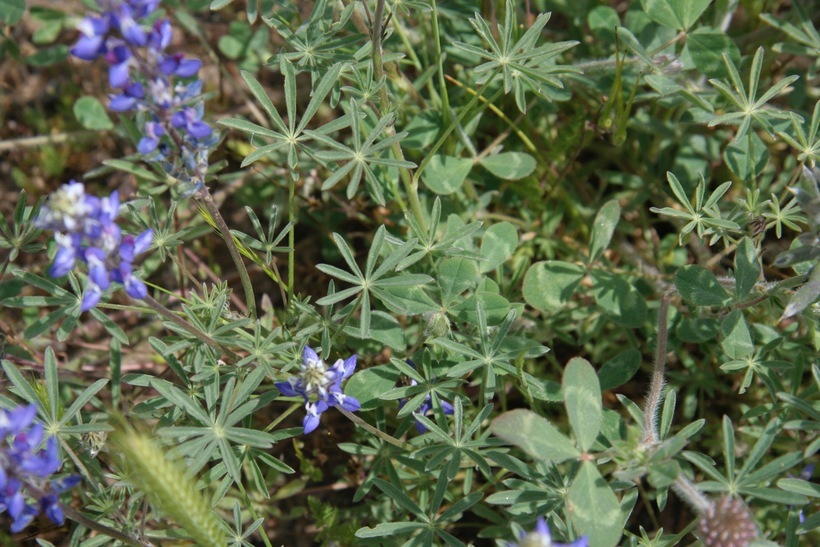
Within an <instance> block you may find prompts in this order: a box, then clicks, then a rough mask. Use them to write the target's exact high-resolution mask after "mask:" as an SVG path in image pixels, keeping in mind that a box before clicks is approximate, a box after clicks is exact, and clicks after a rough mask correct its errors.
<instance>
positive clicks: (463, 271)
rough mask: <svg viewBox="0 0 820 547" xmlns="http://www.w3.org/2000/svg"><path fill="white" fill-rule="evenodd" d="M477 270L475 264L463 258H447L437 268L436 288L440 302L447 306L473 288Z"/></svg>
mask: <svg viewBox="0 0 820 547" xmlns="http://www.w3.org/2000/svg"><path fill="white" fill-rule="evenodd" d="M477 277H478V269H477V268H476V265H475V262H473V261H472V260H467V259H465V258H447V259H444V260H442V261H441V264H440V265H439V267H438V286H439V288H440V289H441V302H442V304H443V305H444V306H447V305H449V304H450V302H452V301H453V300H454V299H455V298H456V297H457V296H458V295H460V294H461V293H463V292H464V291H466V290H467V289H469V288H470V287H473V286H475V284H476V282H477Z"/></svg>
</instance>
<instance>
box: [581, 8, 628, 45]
mask: <svg viewBox="0 0 820 547" xmlns="http://www.w3.org/2000/svg"><path fill="white" fill-rule="evenodd" d="M587 24H588V25H589V29H590V30H591V31H592V32H593V33H594V34H596V35H597V36H598V37H600V38H603V39H612V40H614V37H615V29H616V28H617V27H618V25H620V24H621V19H620V17H618V12H617V11H615V9H614V8H611V7H610V6H596V7H594V8H592V10H590V12H589V15H587Z"/></svg>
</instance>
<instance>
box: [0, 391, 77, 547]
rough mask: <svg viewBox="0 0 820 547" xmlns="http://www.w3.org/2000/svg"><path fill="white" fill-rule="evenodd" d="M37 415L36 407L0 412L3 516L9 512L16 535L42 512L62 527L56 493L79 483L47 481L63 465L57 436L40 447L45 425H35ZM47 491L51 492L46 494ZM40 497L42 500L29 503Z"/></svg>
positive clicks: (71, 479)
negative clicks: (58, 451)
mask: <svg viewBox="0 0 820 547" xmlns="http://www.w3.org/2000/svg"><path fill="white" fill-rule="evenodd" d="M36 414H37V405H34V404H32V405H28V406H19V407H17V408H15V409H12V410H5V409H0V513H3V512H4V511H8V513H9V516H10V517H11V519H12V523H11V532H12V533H15V534H16V533H17V532H19V531H21V530H22V529H23V528H25V527H26V526H28V524H29V523H30V522H31V521H32V520H33V519H34V517H36V516H37V514H38V513H39V512H40V511H41V510H42V511H43V512H45V513H46V515H47V516H48V517H49V518H50V519H51V520H52V521H53V522H55V523H57V524H62V523H63V512H62V509H60V505H59V500H58V499H57V495H56V494H58V493H60V492H63V491H65V490H67V489H69V488H71V487H72V486H74V485H75V484H77V483H78V482H79V477H69V478H66V479H63V480H60V481H49V480H48V479H49V477H50V476H51V475H52V474H53V473H55V472H56V471H57V470H58V469H59V468H60V466H61V465H62V463H61V462H60V456H59V454H58V453H57V441H56V439H55V438H54V437H49V438H48V440H47V441H46V443H45V447H42V448H41V445H42V441H43V425H42V424H41V423H39V422H38V423H35V422H34V417H35V416H36ZM46 488H48V489H49V490H50V492H46V493H45V495H43V492H44V490H45V489H46ZM38 496H39V497H40V499H39V501H37V502H32V501H30V500H31V499H32V498H37V497H38ZM38 506H39V508H38Z"/></svg>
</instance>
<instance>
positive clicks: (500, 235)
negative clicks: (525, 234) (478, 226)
mask: <svg viewBox="0 0 820 547" xmlns="http://www.w3.org/2000/svg"><path fill="white" fill-rule="evenodd" d="M517 246H518V231H517V230H516V229H515V226H513V225H512V224H510V223H509V222H499V223H498V224H493V225H492V226H490V227H489V228H488V229H487V231H486V232H484V236H483V237H482V238H481V256H482V257H483V258H484V259H485V260H484V262H481V263H480V264H479V270H480V271H481V272H482V273H484V272H490V271H492V270H494V269H496V268H497V267H498V266H500V265H501V264H503V263H504V262H505V261H506V260H507V259H508V258H510V257H511V256H512V254H513V252H515V248H516V247H517Z"/></svg>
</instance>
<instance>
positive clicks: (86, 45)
mask: <svg viewBox="0 0 820 547" xmlns="http://www.w3.org/2000/svg"><path fill="white" fill-rule="evenodd" d="M99 3H100V6H101V8H102V11H103V13H102V14H101V15H100V16H95V17H87V18H85V19H84V20H83V21H82V23H80V25H79V27H78V28H79V30H80V32H81V36H80V38H79V40H78V41H77V43H76V44H75V45H74V47H73V48H71V53H72V55H74V56H76V57H78V58H80V59H84V60H87V61H93V60H95V59H98V58H100V57H104V58H105V61H106V62H107V63H108V65H109V73H108V79H109V84H110V86H111V88H112V89H115V90H118V91H117V92H116V93H113V94H112V95H111V97H110V103H109V106H110V108H111V109H112V110H113V111H115V112H129V111H135V110H136V111H139V112H147V113H148V114H149V116H147V117H148V119H149V120H151V121H149V122H148V123H146V124H145V125H144V126H143V127H144V129H145V135H144V136H143V137H142V138H141V139H140V140H139V142H138V144H137V149H138V150H139V152H140V153H141V154H144V155H146V156H148V157H147V158H146V159H147V160H149V161H161V162H162V163H161V166H162V167H163V168H164V169H165V170H166V172H168V173H169V174H171V175H172V176H173V177H174V178H176V179H178V180H180V181H183V182H185V181H188V180H191V181H194V185H195V186H196V187H200V186H201V184H202V181H203V180H204V179H205V175H206V173H207V170H208V154H207V152H208V150H209V148H210V147H212V146H213V144H214V143H215V142H216V141H217V139H216V138H214V131H213V129H212V128H211V126H210V125H208V124H207V123H206V122H204V121H203V120H202V116H203V106H202V98H201V96H200V95H199V94H200V91H201V88H202V83H201V81H200V80H199V79H198V78H196V76H197V74H198V72H199V69H200V68H201V67H202V62H201V61H200V60H198V59H193V58H188V57H186V56H185V55H184V54H182V53H169V52H167V51H166V48H168V46H169V45H170V44H171V41H172V37H173V29H172V27H171V22H170V21H169V20H168V19H159V20H157V21H154V22H153V24H149V21H148V18H149V17H150V16H151V15H152V14H153V13H154V11H155V10H156V9H157V6H158V4H159V0H99ZM182 79H185V80H184V81H183V80H182ZM180 133H181V137H182V138H181V139H180V138H177V137H178V136H179V134H180ZM169 136H170V137H173V138H169ZM172 148H177V149H178V150H177V155H176V157H173V156H171V155H170V152H171V149H172ZM156 150H160V151H161V153H158V154H154V153H153V152H155V151H156Z"/></svg>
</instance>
